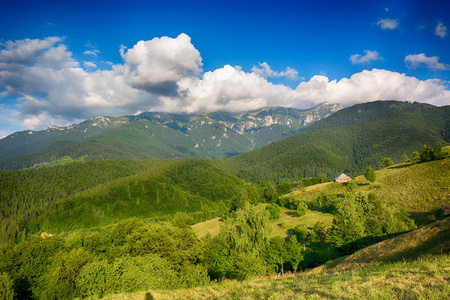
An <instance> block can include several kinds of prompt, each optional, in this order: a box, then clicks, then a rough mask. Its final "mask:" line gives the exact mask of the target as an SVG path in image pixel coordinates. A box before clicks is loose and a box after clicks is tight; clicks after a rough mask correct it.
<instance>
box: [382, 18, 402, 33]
mask: <svg viewBox="0 0 450 300" xmlns="http://www.w3.org/2000/svg"><path fill="white" fill-rule="evenodd" d="M398 23H399V21H398V20H392V19H381V20H380V21H378V22H377V25H379V26H380V27H381V29H383V30H386V29H389V30H393V29H396V28H397V27H398Z"/></svg>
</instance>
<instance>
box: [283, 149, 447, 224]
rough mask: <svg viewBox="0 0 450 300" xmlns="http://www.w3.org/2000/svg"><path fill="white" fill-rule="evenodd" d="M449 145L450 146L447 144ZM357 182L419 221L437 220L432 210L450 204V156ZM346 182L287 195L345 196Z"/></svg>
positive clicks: (309, 197) (381, 172) (359, 178)
mask: <svg viewBox="0 0 450 300" xmlns="http://www.w3.org/2000/svg"><path fill="white" fill-rule="evenodd" d="M446 148H448V147H446ZM354 182H355V183H357V184H358V186H359V190H360V191H364V192H367V193H369V192H373V193H375V194H377V195H378V197H379V198H380V199H381V200H383V201H384V202H385V203H387V204H392V205H394V206H395V208H396V209H404V210H406V211H407V212H409V213H411V217H412V218H413V219H414V220H415V222H416V224H417V225H424V224H429V223H431V222H433V221H435V218H434V216H433V215H432V213H431V211H432V210H433V209H435V208H437V207H441V206H442V205H445V204H450V158H449V157H447V158H446V159H442V160H437V161H431V162H427V163H417V164H410V163H408V164H397V165H394V166H391V167H388V168H386V169H382V170H379V171H376V181H375V182H374V183H373V184H371V183H370V182H369V181H367V180H366V179H365V177H364V176H357V177H355V179H354ZM345 187H346V184H339V183H331V182H327V183H322V184H317V185H314V186H310V187H307V188H304V189H300V190H297V191H293V192H292V193H290V194H288V195H287V196H291V197H294V198H296V199H300V200H306V201H307V202H310V201H312V200H314V199H315V198H317V197H318V196H320V195H321V194H324V195H326V196H336V197H338V199H339V197H341V196H342V195H343V193H344V192H345Z"/></svg>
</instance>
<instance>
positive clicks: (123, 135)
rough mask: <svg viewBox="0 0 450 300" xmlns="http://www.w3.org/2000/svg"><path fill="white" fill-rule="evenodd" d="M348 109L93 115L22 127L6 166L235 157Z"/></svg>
mask: <svg viewBox="0 0 450 300" xmlns="http://www.w3.org/2000/svg"><path fill="white" fill-rule="evenodd" d="M340 109H342V106H341V105H339V104H328V103H323V104H321V105H319V106H317V107H315V108H312V109H307V110H300V109H295V108H285V107H267V108H262V109H258V110H254V111H245V112H239V113H230V112H223V111H217V112H208V113H197V114H189V115H177V114H171V113H161V112H145V113H142V114H139V115H136V116H124V117H105V116H98V117H94V118H90V119H88V120H86V121H84V122H82V123H80V124H76V125H71V126H68V127H58V126H50V127H49V128H47V129H45V130H41V131H31V130H27V131H22V132H16V133H14V134H11V135H9V136H7V137H5V138H4V139H2V140H0V169H17V168H23V167H29V166H31V165H34V164H38V163H42V162H46V161H49V160H50V158H53V159H55V158H56V159H59V158H60V157H62V156H70V157H72V158H75V157H79V156H85V157H86V158H87V159H103V158H111V159H149V158H186V157H198V158H215V157H229V156H234V155H237V154H241V153H244V152H247V151H251V150H254V149H257V148H260V147H263V146H266V145H268V144H270V143H272V142H274V141H278V140H281V139H283V138H285V137H287V136H290V135H292V134H294V133H296V132H298V131H300V130H303V129H304V128H306V127H307V126H309V125H310V124H313V123H315V122H316V121H318V120H321V119H323V118H326V117H327V116H329V115H331V114H333V113H335V112H336V111H338V110H340Z"/></svg>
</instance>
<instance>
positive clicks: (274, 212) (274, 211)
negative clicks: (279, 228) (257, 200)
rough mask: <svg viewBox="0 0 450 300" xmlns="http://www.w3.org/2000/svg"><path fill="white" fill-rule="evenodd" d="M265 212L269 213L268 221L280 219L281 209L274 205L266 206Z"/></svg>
mask: <svg viewBox="0 0 450 300" xmlns="http://www.w3.org/2000/svg"><path fill="white" fill-rule="evenodd" d="M266 210H267V211H268V212H269V214H270V215H269V219H270V220H276V219H278V218H279V217H280V212H281V207H280V206H279V205H278V204H276V203H272V204H269V205H267V206H266Z"/></svg>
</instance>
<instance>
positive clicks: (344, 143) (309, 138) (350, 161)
mask: <svg viewBox="0 0 450 300" xmlns="http://www.w3.org/2000/svg"><path fill="white" fill-rule="evenodd" d="M379 107H381V110H380V109H379ZM437 141H441V142H442V143H443V144H444V145H445V144H447V143H448V142H450V107H449V106H444V107H434V106H431V105H426V104H420V103H414V104H410V103H404V102H396V101H386V102H384V101H378V102H374V103H366V104H358V105H357V106H354V107H351V108H346V109H343V110H341V111H339V112H337V113H335V114H333V115H331V116H330V117H328V118H326V119H323V120H321V121H319V122H317V123H315V124H313V125H311V127H310V128H308V130H304V131H302V132H299V133H297V134H295V135H293V136H291V137H288V138H286V139H284V140H281V141H278V142H275V143H273V144H271V145H268V146H266V147H263V148H260V149H257V150H255V151H252V152H248V153H244V154H242V155H239V156H236V157H231V158H227V159H217V160H216V161H215V163H216V164H217V165H218V166H220V167H222V168H223V169H225V170H227V171H228V172H230V173H232V174H235V175H237V176H239V177H240V178H242V179H244V180H247V181H252V182H256V183H261V182H274V183H278V182H282V181H286V180H287V181H295V180H299V179H301V178H303V177H319V176H323V177H328V178H334V177H335V176H336V175H338V174H339V173H342V172H346V173H349V174H362V172H363V171H364V170H365V168H366V167H367V166H369V165H371V166H373V167H375V166H376V165H377V163H378V162H379V161H380V160H381V159H382V158H384V157H391V158H392V159H393V160H394V161H397V162H399V161H400V157H401V156H402V155H403V154H407V155H408V156H410V155H411V153H412V152H413V151H420V149H421V148H422V146H423V145H424V144H427V145H429V146H433V145H434V144H435V143H436V142H437Z"/></svg>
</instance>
